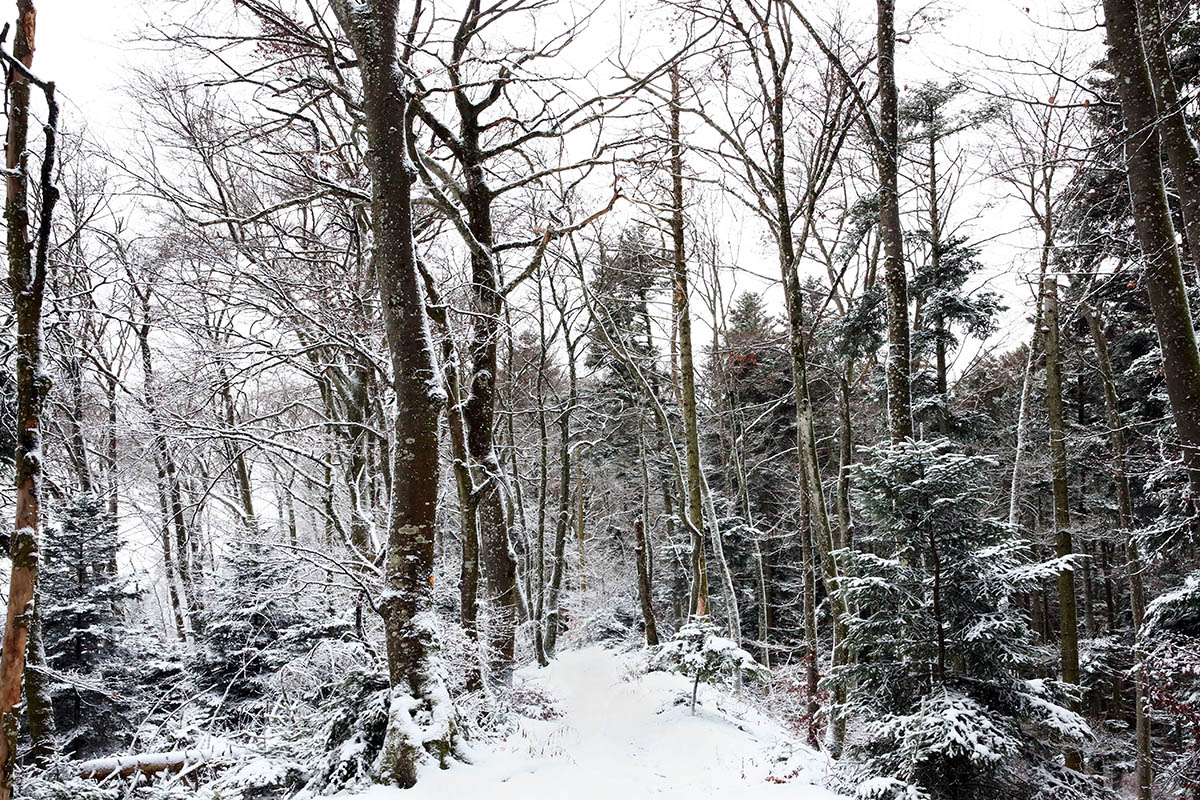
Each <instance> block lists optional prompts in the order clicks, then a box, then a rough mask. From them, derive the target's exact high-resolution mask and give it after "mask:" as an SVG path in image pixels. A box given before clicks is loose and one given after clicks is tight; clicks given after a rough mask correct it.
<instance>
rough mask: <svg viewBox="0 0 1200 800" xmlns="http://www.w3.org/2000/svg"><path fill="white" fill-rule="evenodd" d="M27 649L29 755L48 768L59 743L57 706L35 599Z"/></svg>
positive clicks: (26, 710)
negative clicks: (56, 718)
mask: <svg viewBox="0 0 1200 800" xmlns="http://www.w3.org/2000/svg"><path fill="white" fill-rule="evenodd" d="M26 648H27V653H26V656H25V657H26V659H27V661H28V662H29V668H28V669H27V670H26V674H25V718H26V720H27V721H28V723H29V738H30V739H31V740H32V746H31V747H30V749H29V757H30V759H31V760H32V761H33V763H34V764H36V765H37V766H38V767H45V766H46V765H47V763H48V762H49V760H50V759H51V758H52V757H53V756H54V754H55V752H56V751H57V750H58V742H57V740H56V739H57V736H56V731H55V726H54V706H53V703H52V702H51V697H50V684H51V677H50V674H49V672H48V671H47V670H48V668H49V666H50V664H49V662H48V661H47V660H46V646H45V643H44V642H43V640H42V612H41V609H40V608H39V606H38V603H37V602H36V601H35V602H34V607H33V621H32V622H31V624H30V626H29V642H28V644H27V645H26Z"/></svg>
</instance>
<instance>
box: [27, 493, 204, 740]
mask: <svg viewBox="0 0 1200 800" xmlns="http://www.w3.org/2000/svg"><path fill="white" fill-rule="evenodd" d="M55 511H56V512H57V513H56V514H55V515H54V517H53V519H52V521H51V524H48V525H47V526H46V531H45V535H44V536H43V542H42V548H41V550H42V553H41V556H42V564H41V570H40V575H39V580H40V584H39V586H38V603H40V607H41V621H42V638H43V641H44V643H45V649H46V657H47V660H48V661H49V665H50V668H51V670H52V672H51V678H52V680H51V681H50V695H51V702H52V705H53V710H54V722H55V726H56V728H57V732H58V737H59V739H58V742H59V747H60V748H61V749H62V750H63V751H64V752H66V753H71V754H73V755H76V756H79V757H88V756H93V755H100V754H104V753H106V752H107V749H111V748H112V747H114V746H117V747H120V746H123V745H124V742H125V739H126V737H125V736H124V734H125V733H128V732H130V731H132V730H133V729H134V728H135V727H136V726H137V723H138V721H140V718H141V717H142V716H144V714H145V712H144V710H143V709H144V707H145V705H146V703H145V697H144V694H145V693H146V692H149V693H151V694H153V695H154V696H155V697H161V696H163V695H166V694H169V693H170V692H171V690H172V687H173V686H174V685H175V684H176V683H177V682H178V681H179V680H180V679H181V675H180V672H181V665H180V663H179V662H178V661H176V660H174V659H173V658H171V657H169V656H170V654H169V652H168V647H167V646H166V645H164V644H163V642H162V640H161V638H160V637H159V636H158V635H157V634H156V633H154V632H152V631H149V630H148V629H147V628H148V626H144V625H140V624H133V623H131V622H129V621H128V620H126V619H125V616H124V615H125V612H126V609H125V601H126V600H127V599H130V598H133V597H134V596H135V592H134V591H133V589H132V588H131V586H132V584H133V583H134V577H133V576H130V575H122V574H120V573H119V571H118V570H117V552H118V551H119V550H120V547H121V540H120V536H119V535H118V531H117V523H116V520H115V519H114V518H113V517H112V515H111V514H110V513H109V511H108V507H107V504H106V502H105V500H104V499H103V498H101V497H99V496H98V495H96V494H92V493H86V492H85V493H79V494H76V495H74V496H72V497H70V498H69V499H67V501H66V502H64V503H62V504H61V505H59V506H57V507H56V508H55ZM118 737H119V738H118ZM114 740H115V741H114Z"/></svg>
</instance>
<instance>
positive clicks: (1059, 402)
mask: <svg viewBox="0 0 1200 800" xmlns="http://www.w3.org/2000/svg"><path fill="white" fill-rule="evenodd" d="M1044 294H1045V306H1046V319H1045V327H1046V330H1045V336H1046V412H1047V416H1048V417H1049V424H1050V463H1051V472H1052V479H1053V484H1054V529H1055V537H1056V538H1055V548H1054V549H1055V555H1056V556H1058V557H1059V558H1060V559H1062V558H1066V557H1067V556H1070V555H1071V554H1072V553H1073V552H1074V551H1073V548H1072V545H1071V511H1070V499H1069V498H1068V496H1067V444H1066V424H1065V423H1064V421H1063V399H1062V373H1061V360H1060V359H1061V356H1060V353H1059V347H1058V333H1059V327H1058V280H1057V278H1056V277H1055V276H1053V275H1051V276H1048V277H1047V278H1046V288H1045V292H1044ZM1058 610H1059V637H1060V641H1061V646H1062V679H1063V682H1064V683H1068V684H1072V685H1074V686H1078V685H1079V622H1078V619H1077V618H1076V616H1077V615H1076V609H1075V572H1074V571H1073V570H1071V569H1068V568H1066V567H1065V566H1060V567H1059V572H1058ZM1072 708H1073V710H1075V711H1078V710H1079V708H1078V703H1072ZM1066 763H1067V767H1068V768H1070V769H1075V770H1078V769H1079V768H1080V767H1081V765H1082V762H1081V761H1080V756H1079V752H1078V751H1077V750H1074V749H1072V750H1069V751H1068V752H1067V753H1066Z"/></svg>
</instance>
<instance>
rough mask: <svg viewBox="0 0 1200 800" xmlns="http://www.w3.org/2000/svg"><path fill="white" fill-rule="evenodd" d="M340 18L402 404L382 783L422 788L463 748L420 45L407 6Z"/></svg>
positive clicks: (339, 5)
mask: <svg viewBox="0 0 1200 800" xmlns="http://www.w3.org/2000/svg"><path fill="white" fill-rule="evenodd" d="M333 7H334V11H335V13H336V14H337V18H338V21H339V23H340V24H341V27H342V29H343V30H344V31H345V33H346V35H347V37H348V38H349V40H350V42H351V45H352V46H353V48H354V51H355V53H356V55H357V56H358V68H359V72H360V73H361V75H362V84H363V86H362V93H363V112H364V124H365V127H366V132H367V141H368V145H369V148H370V156H369V159H368V168H369V170H370V176H371V188H372V191H371V225H372V230H373V233H374V268H375V277H376V280H377V282H378V284H379V295H380V300H381V301H382V302H381V306H382V310H383V322H384V331H385V334H386V338H387V343H388V350H389V352H390V354H391V359H392V372H393V374H392V380H393V383H394V387H393V388H394V390H395V395H396V416H395V420H394V425H395V434H396V436H395V441H396V445H395V453H394V456H393V462H392V491H391V509H390V520H389V524H388V550H387V560H386V564H385V573H384V575H385V584H386V591H385V593H384V596H383V599H382V601H381V603H380V608H379V610H380V615H381V616H382V617H383V626H384V635H385V641H386V644H387V661H388V677H389V681H390V683H391V687H392V692H391V704H390V708H389V712H388V724H387V733H386V735H385V738H384V743H383V750H382V752H381V754H380V760H379V770H380V776H379V777H380V778H381V779H382V780H383V781H384V782H387V783H393V784H396V785H399V786H401V787H405V788H407V787H411V786H413V785H414V784H415V783H416V781H417V770H418V767H419V765H420V764H421V763H422V762H423V761H425V760H426V757H427V755H426V754H429V755H432V756H433V757H434V758H436V759H437V760H438V761H439V762H441V763H442V764H443V765H444V764H445V762H446V761H447V759H448V758H449V757H450V755H451V754H452V751H453V748H454V744H455V739H456V727H457V723H456V719H455V713H454V709H453V707H452V705H451V701H450V699H449V695H448V693H447V692H446V688H445V679H444V676H443V673H442V668H441V664H440V662H439V660H438V658H437V655H436V653H437V643H436V639H437V631H436V627H435V617H434V611H433V585H432V584H433V568H434V547H435V523H436V517H437V500H438V460H439V456H438V428H437V426H438V417H439V414H440V410H441V406H442V404H443V403H444V402H445V395H444V393H443V389H442V382H441V377H440V375H439V374H438V365H437V360H436V357H435V355H434V349H433V342H432V341H431V338H430V333H429V325H428V320H427V318H426V313H425V297H424V292H423V291H422V288H421V283H420V277H419V275H418V269H417V263H416V253H415V251H414V242H413V238H414V237H413V208H412V188H413V183H414V180H415V174H414V171H413V168H412V164H411V162H410V161H409V143H410V140H411V136H412V130H411V119H410V116H409V95H408V91H409V88H408V79H407V78H406V77H405V71H404V59H405V57H406V54H407V53H408V52H409V48H410V47H411V44H410V43H409V42H407V41H405V43H404V51H403V53H402V52H400V51H398V47H399V46H400V43H401V35H402V32H400V31H398V30H397V29H396V26H397V22H398V14H399V7H398V2H397V0H367V2H352V0H334V3H333Z"/></svg>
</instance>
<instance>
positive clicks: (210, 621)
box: [198, 534, 350, 718]
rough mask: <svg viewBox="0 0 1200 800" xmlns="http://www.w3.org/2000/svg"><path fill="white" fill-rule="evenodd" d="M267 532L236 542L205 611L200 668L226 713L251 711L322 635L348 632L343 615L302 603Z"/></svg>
mask: <svg viewBox="0 0 1200 800" xmlns="http://www.w3.org/2000/svg"><path fill="white" fill-rule="evenodd" d="M262 537H263V534H258V535H253V534H251V535H248V536H247V538H244V539H239V540H236V541H234V542H233V543H232V548H231V553H230V554H229V557H228V559H227V562H226V564H225V567H224V569H222V570H221V571H220V572H219V574H218V575H217V577H216V581H215V583H216V585H215V586H214V587H213V590H214V591H212V592H210V596H211V597H212V598H213V601H212V602H210V603H209V604H207V605H206V606H205V608H204V612H203V613H204V615H205V621H204V646H203V649H202V650H201V652H200V654H199V656H198V661H199V667H200V670H199V674H200V676H201V681H202V685H203V686H204V688H207V689H211V690H212V691H213V692H215V693H216V696H217V699H218V700H217V701H218V703H219V705H220V707H221V712H222V714H223V715H224V716H226V717H228V716H230V714H229V712H233V714H234V715H242V716H245V717H249V718H253V717H254V716H255V715H256V713H257V712H258V711H259V710H260V708H259V702H260V701H262V700H263V699H264V698H265V697H267V696H268V695H269V693H270V690H271V687H272V685H273V682H274V681H275V679H276V678H277V676H278V674H279V672H280V670H282V669H283V668H284V667H286V666H287V664H288V663H289V662H291V661H292V660H293V659H295V658H297V657H299V656H301V655H303V654H304V653H307V652H308V650H309V649H310V648H311V647H312V645H313V643H314V642H315V641H316V640H317V639H320V638H337V637H340V636H345V635H346V634H348V633H349V632H350V625H349V623H348V622H347V621H346V620H344V619H342V618H339V617H335V616H332V615H330V614H329V612H328V610H327V609H326V610H321V609H317V608H315V607H313V608H307V609H306V608H305V606H304V605H303V604H301V603H300V602H299V600H298V597H299V595H298V594H297V593H296V592H295V591H294V588H293V587H294V583H293V581H294V579H293V577H292V575H291V565H290V564H289V563H288V562H287V561H285V560H284V559H282V558H280V557H279V556H278V554H277V553H275V552H273V551H272V550H271V548H270V547H269V545H268V544H267V543H266V542H265V540H264V538H262Z"/></svg>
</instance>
